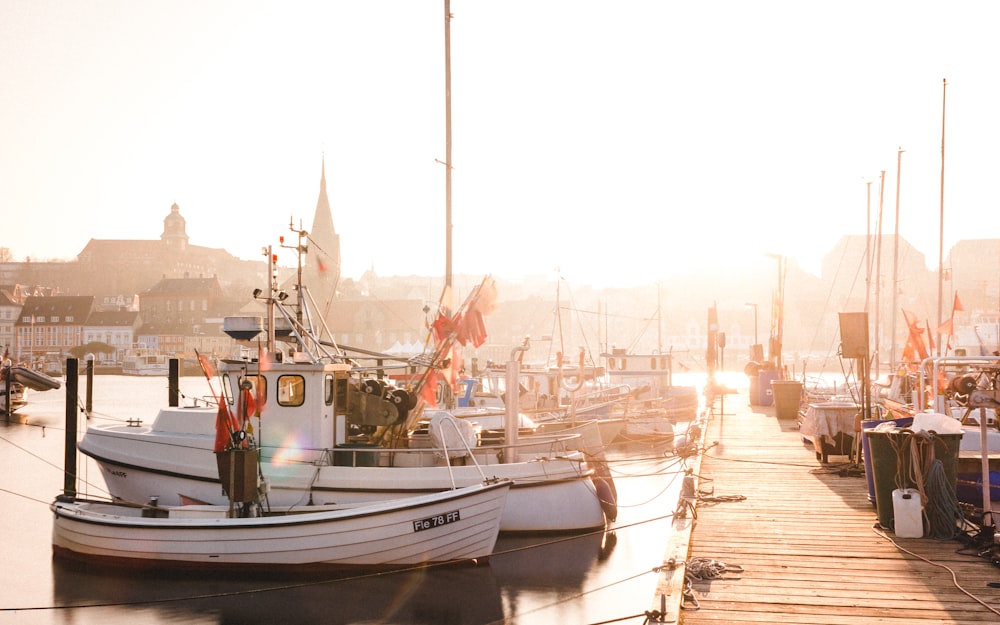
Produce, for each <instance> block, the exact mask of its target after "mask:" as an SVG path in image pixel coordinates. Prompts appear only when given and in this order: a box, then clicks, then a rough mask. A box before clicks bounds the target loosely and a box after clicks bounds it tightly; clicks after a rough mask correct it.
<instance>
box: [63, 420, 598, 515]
mask: <svg viewBox="0 0 1000 625" xmlns="http://www.w3.org/2000/svg"><path fill="white" fill-rule="evenodd" d="M210 445H211V441H210V440H207V439H206V437H205V436H202V435H198V434H190V433H189V434H182V433H176V434H174V435H173V436H169V437H168V436H165V435H164V434H163V433H162V432H161V433H154V432H153V431H152V430H151V429H150V428H144V427H130V426H125V425H112V426H91V427H90V428H89V429H88V431H87V433H86V435H85V436H84V439H83V440H82V441H81V443H80V446H79V447H80V451H81V452H82V453H84V454H86V455H88V456H90V457H92V458H94V459H95V460H96V461H97V463H98V465H99V467H100V469H101V472H102V474H103V476H104V479H105V482H106V483H107V486H108V491H109V492H110V493H111V495H112V496H114V497H117V498H120V499H123V500H125V501H131V502H145V501H147V500H148V499H149V498H150V497H154V496H155V497H158V498H159V501H160V502H161V503H162V504H164V505H180V504H181V503H183V502H185V501H198V502H203V503H212V504H222V503H225V498H224V495H223V493H222V488H221V484H220V482H219V478H218V468H217V466H216V464H215V458H214V455H213V454H211V453H210V451H211V448H210ZM336 454H351V455H354V454H356V455H357V456H358V458H357V462H356V463H357V464H362V463H365V464H368V465H370V466H339V465H337V464H318V463H317V462H315V461H314V462H310V461H308V459H301V458H300V459H298V460H296V461H289V460H288V459H287V458H286V457H284V456H276V457H271V458H265V459H264V460H263V461H262V464H261V470H262V472H263V475H264V478H265V479H266V481H267V485H268V501H269V502H270V503H271V505H276V506H293V505H305V504H308V503H310V502H311V503H313V504H316V505H323V504H344V503H359V502H371V501H380V500H385V499H390V498H397V497H405V496H411V495H418V494H424V493H433V492H438V491H442V490H447V489H450V488H452V487H455V486H457V487H462V486H469V485H472V484H477V483H479V482H481V481H482V480H483V479H484V477H485V478H493V477H496V478H500V479H509V480H512V481H513V482H514V486H513V487H512V488H511V492H510V495H509V496H508V497H507V503H506V506H505V509H504V514H503V517H502V519H501V524H500V530H501V531H502V532H581V531H587V530H592V529H598V528H602V527H604V525H605V517H604V511H603V509H602V507H601V502H600V499H599V497H598V494H597V491H596V488H595V487H594V484H593V482H592V480H591V475H592V473H593V470H592V469H591V468H590V466H589V465H588V464H587V462H586V460H584V458H583V454H581V453H579V452H574V453H569V454H566V455H565V456H560V457H553V456H551V455H545V456H540V457H538V458H537V459H533V458H524V459H522V460H521V461H519V462H510V463H501V462H499V460H498V455H499V454H498V453H497V451H496V450H489V449H486V448H484V449H481V450H477V454H476V457H475V462H473V459H472V458H467V459H465V460H464V462H465V464H464V465H449V464H446V463H445V462H444V460H443V459H437V460H436V462H437V464H435V465H434V466H426V463H427V462H429V461H431V460H430V459H431V458H432V457H433V455H434V454H435V451H434V450H432V449H421V450H405V449H401V450H382V449H377V450H362V449H358V450H337V452H336ZM336 454H335V455H334V460H335V461H338V460H345V459H344V458H338V456H337V455H336ZM363 456H368V459H367V460H364V461H363V462H362V461H361V459H362V457H363ZM354 460H355V459H353V458H348V459H346V461H347V462H349V463H350V464H351V465H353V464H355V462H354ZM477 463H478V464H477ZM407 465H410V466H407Z"/></svg>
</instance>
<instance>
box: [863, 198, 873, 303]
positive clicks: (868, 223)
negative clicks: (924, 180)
mask: <svg viewBox="0 0 1000 625" xmlns="http://www.w3.org/2000/svg"><path fill="white" fill-rule="evenodd" d="M865 186H866V187H868V205H867V209H866V212H865V314H867V313H868V298H869V297H870V296H871V292H872V260H871V258H872V252H871V244H872V181H871V180H868V181H865Z"/></svg>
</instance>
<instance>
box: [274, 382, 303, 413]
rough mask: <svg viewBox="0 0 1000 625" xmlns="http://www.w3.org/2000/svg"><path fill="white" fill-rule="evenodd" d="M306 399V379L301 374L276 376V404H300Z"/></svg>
mask: <svg viewBox="0 0 1000 625" xmlns="http://www.w3.org/2000/svg"><path fill="white" fill-rule="evenodd" d="M305 399H306V381H305V378H303V377H302V376H301V375H283V376H281V377H279V378H278V405H280V406H301V405H302V404H303V402H305Z"/></svg>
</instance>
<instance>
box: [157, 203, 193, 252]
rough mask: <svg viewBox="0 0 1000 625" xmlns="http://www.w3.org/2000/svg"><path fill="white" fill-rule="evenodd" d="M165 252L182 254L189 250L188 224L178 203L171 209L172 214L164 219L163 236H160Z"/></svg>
mask: <svg viewBox="0 0 1000 625" xmlns="http://www.w3.org/2000/svg"><path fill="white" fill-rule="evenodd" d="M160 241H162V242H163V245H164V248H165V251H167V252H169V253H171V254H175V255H177V254H180V253H182V252H184V250H186V249H187V246H188V236H187V222H186V221H184V218H183V217H181V207H180V206H177V202H174V205H173V206H171V207H170V214H169V215H167V216H166V217H164V218H163V234H161V235H160Z"/></svg>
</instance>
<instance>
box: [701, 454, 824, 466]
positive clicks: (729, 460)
mask: <svg viewBox="0 0 1000 625" xmlns="http://www.w3.org/2000/svg"><path fill="white" fill-rule="evenodd" d="M705 458H710V459H712V460H725V461H726V462H742V463H744V464H766V465H771V466H775V467H806V468H807V469H815V468H816V465H815V464H805V463H800V462H770V461H768V460H744V459H742V458H725V457H723V456H705Z"/></svg>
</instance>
